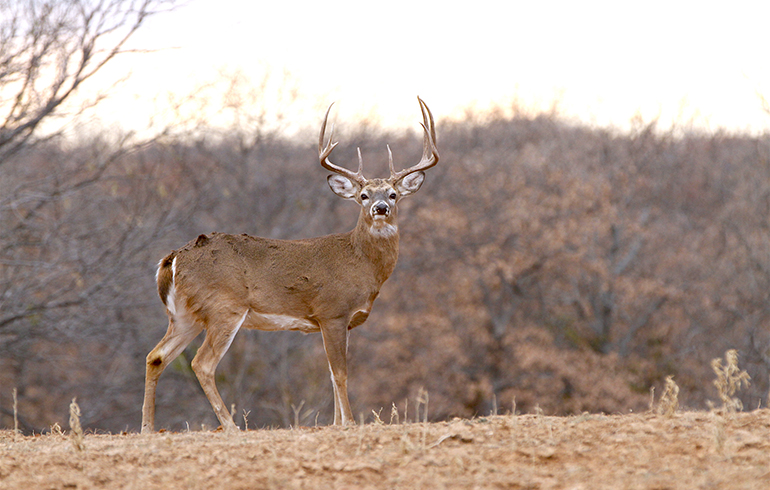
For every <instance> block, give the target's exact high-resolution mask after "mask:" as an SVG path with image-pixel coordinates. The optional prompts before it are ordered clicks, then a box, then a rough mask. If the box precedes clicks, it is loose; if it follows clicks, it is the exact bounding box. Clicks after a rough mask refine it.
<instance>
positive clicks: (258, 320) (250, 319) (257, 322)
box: [243, 310, 321, 333]
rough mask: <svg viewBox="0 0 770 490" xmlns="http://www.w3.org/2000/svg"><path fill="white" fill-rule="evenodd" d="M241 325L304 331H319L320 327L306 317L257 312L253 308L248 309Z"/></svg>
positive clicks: (272, 329)
mask: <svg viewBox="0 0 770 490" xmlns="http://www.w3.org/2000/svg"><path fill="white" fill-rule="evenodd" d="M243 326H244V327H246V328H253V329H257V330H267V331H278V330H299V331H300V332H304V333H312V332H320V331H321V328H320V327H319V326H318V324H317V323H315V322H312V321H310V320H308V319H306V318H297V317H294V316H290V315H277V314H273V313H258V312H256V311H254V310H251V311H249V314H248V315H247V316H246V321H245V322H244V324H243Z"/></svg>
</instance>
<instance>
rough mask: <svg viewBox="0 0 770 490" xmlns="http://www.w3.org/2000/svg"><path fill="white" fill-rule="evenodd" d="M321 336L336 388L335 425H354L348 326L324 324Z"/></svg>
mask: <svg viewBox="0 0 770 490" xmlns="http://www.w3.org/2000/svg"><path fill="white" fill-rule="evenodd" d="M321 335H322V336H323V341H324V350H325V351H326V359H327V360H328V361H329V370H330V371H331V377H332V386H333V388H334V425H347V424H351V423H354V420H353V411H352V410H351V409H350V401H349V400H348V358H347V357H348V326H347V324H346V323H331V324H324V325H321Z"/></svg>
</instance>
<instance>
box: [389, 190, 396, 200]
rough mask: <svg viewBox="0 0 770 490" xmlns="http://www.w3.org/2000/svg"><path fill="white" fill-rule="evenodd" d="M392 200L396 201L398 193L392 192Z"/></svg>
mask: <svg viewBox="0 0 770 490" xmlns="http://www.w3.org/2000/svg"><path fill="white" fill-rule="evenodd" d="M390 198H391V199H393V200H394V201H395V200H396V193H395V192H391V193H390Z"/></svg>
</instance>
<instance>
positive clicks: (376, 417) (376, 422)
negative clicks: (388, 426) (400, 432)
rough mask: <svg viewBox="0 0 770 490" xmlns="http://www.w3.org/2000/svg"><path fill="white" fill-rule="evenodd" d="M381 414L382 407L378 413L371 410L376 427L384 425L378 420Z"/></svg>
mask: <svg viewBox="0 0 770 490" xmlns="http://www.w3.org/2000/svg"><path fill="white" fill-rule="evenodd" d="M381 413H382V407H380V411H379V412H375V411H374V410H372V415H374V423H375V424H377V425H385V422H383V421H382V419H381V418H380V414H381Z"/></svg>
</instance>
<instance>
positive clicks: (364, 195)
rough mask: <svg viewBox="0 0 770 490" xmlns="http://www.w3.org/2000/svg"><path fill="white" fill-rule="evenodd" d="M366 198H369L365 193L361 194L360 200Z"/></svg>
mask: <svg viewBox="0 0 770 490" xmlns="http://www.w3.org/2000/svg"><path fill="white" fill-rule="evenodd" d="M367 199H369V196H368V195H367V194H366V193H364V194H361V200H362V201H366V200H367Z"/></svg>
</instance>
